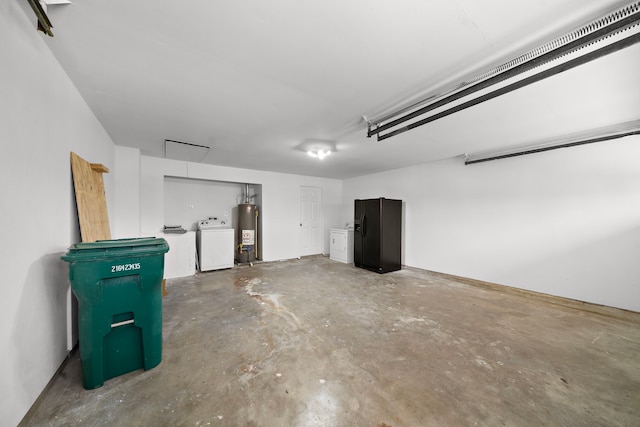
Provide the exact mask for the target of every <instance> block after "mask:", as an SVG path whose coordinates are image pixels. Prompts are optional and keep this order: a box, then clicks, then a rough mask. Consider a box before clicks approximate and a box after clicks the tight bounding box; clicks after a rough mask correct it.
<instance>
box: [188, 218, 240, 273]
mask: <svg viewBox="0 0 640 427" xmlns="http://www.w3.org/2000/svg"><path fill="white" fill-rule="evenodd" d="M234 236H235V233H234V230H233V228H231V227H229V226H228V225H227V224H225V221H219V220H218V219H217V218H215V217H211V218H208V219H205V220H202V221H200V222H199V223H198V231H197V233H196V241H197V243H196V244H197V248H198V264H199V266H200V271H210V270H221V269H224V268H232V267H233V258H234V257H233V255H234V247H233V245H234V241H233V239H234Z"/></svg>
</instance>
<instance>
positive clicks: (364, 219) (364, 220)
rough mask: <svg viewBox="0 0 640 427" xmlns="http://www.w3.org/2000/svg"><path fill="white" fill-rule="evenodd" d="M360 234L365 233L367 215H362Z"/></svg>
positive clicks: (364, 234)
mask: <svg viewBox="0 0 640 427" xmlns="http://www.w3.org/2000/svg"><path fill="white" fill-rule="evenodd" d="M362 235H363V236H366V235H367V216H366V215H364V214H363V215H362Z"/></svg>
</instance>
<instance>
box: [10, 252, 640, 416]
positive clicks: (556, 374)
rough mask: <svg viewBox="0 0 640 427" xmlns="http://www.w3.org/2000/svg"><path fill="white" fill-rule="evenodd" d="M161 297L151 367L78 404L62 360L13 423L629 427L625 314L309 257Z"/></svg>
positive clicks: (634, 376) (187, 283)
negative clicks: (158, 340) (159, 339)
mask: <svg viewBox="0 0 640 427" xmlns="http://www.w3.org/2000/svg"><path fill="white" fill-rule="evenodd" d="M167 290H168V292H169V294H168V296H166V297H165V298H164V344H163V360H162V363H161V364H160V365H159V366H157V367H156V368H154V369H151V370H149V371H143V370H139V371H135V372H131V373H129V374H126V375H123V376H120V377H117V378H114V379H111V380H109V381H107V382H105V385H104V386H103V387H101V388H98V389H95V390H91V391H88V390H84V389H83V388H82V380H81V371H80V362H79V355H78V352H76V353H75V354H74V355H73V356H72V357H71V358H70V360H69V361H68V363H67V364H66V365H65V366H64V368H63V369H62V371H61V372H60V373H59V374H58V375H57V376H56V377H55V378H54V379H53V380H52V382H51V384H50V386H49V387H48V389H47V390H46V391H45V392H44V393H43V395H42V396H41V398H40V399H39V401H38V402H37V403H36V405H34V407H33V408H32V410H31V411H30V412H29V414H27V416H26V417H25V419H24V420H23V423H22V425H29V426H41V425H42V426H69V425H84V426H103V425H126V426H149V425H157V426H209V425H211V426H264V427H270V426H369V427H401V426H498V425H507V426H543V425H553V426H637V425H640V328H639V326H640V314H637V313H630V312H625V311H621V310H615V309H610V308H598V307H596V306H590V305H585V304H580V303H572V302H571V301H565V300H560V299H553V298H542V297H536V296H531V295H530V296H526V295H524V294H522V293H519V292H515V291H510V290H508V289H506V290H495V289H491V288H486V287H482V286H472V285H469V284H465V283H463V282H460V281H457V280H455V279H453V278H450V277H446V276H443V275H437V274H434V273H429V272H426V271H422V270H417V269H412V268H407V269H403V270H402V271H398V272H393V273H388V274H385V275H378V274H376V273H371V272H368V271H365V270H361V269H357V268H355V267H353V266H351V265H346V264H341V263H338V262H334V261H331V260H329V259H327V258H325V257H320V256H318V257H310V258H304V259H302V260H291V261H284V262H274V263H264V264H256V265H254V266H253V267H249V266H243V267H236V268H234V269H231V270H224V271H215V272H209V273H203V274H198V275H197V276H195V277H189V278H185V279H174V280H170V281H168V283H167ZM581 307H582V308H586V309H587V310H584V309H581Z"/></svg>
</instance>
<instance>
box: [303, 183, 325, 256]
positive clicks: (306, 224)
mask: <svg viewBox="0 0 640 427" xmlns="http://www.w3.org/2000/svg"><path fill="white" fill-rule="evenodd" d="M322 244H323V240H322V189H321V188H318V187H305V186H301V187H300V256H307V255H316V254H320V253H322Z"/></svg>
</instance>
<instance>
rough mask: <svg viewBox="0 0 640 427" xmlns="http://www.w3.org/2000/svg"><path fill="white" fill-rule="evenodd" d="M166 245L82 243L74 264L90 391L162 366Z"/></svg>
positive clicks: (148, 241)
mask: <svg viewBox="0 0 640 427" xmlns="http://www.w3.org/2000/svg"><path fill="white" fill-rule="evenodd" d="M168 251H169V245H168V244H167V242H166V241H165V240H164V239H160V238H154V237H147V238H135V239H119V240H102V241H97V242H90V243H77V244H75V245H73V246H72V247H71V248H69V251H68V252H67V253H66V254H65V255H63V256H62V257H61V258H62V259H63V260H64V261H67V262H68V263H69V280H70V282H71V289H72V291H73V293H74V295H75V296H76V298H77V299H78V335H79V336H78V339H79V342H80V343H79V345H80V361H81V363H82V378H83V385H84V388H86V389H88V390H90V389H94V388H97V387H100V386H102V385H103V384H104V381H105V380H108V379H110V378H113V377H117V376H119V375H122V374H125V373H127V372H131V371H135V370H137V369H140V368H144V369H145V370H148V369H151V368H153V367H155V366H157V365H158V364H159V363H160V361H161V360H162V278H163V275H164V254H165V253H166V252H168Z"/></svg>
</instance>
